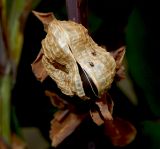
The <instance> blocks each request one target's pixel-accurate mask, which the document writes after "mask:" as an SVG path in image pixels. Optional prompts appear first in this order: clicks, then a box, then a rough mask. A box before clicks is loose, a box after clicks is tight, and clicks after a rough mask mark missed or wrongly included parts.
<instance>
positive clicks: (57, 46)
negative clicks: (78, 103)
mask: <svg viewBox="0 0 160 149" xmlns="http://www.w3.org/2000/svg"><path fill="white" fill-rule="evenodd" d="M34 13H35V15H36V16H37V17H38V18H39V19H40V20H41V21H42V22H43V23H44V24H45V30H46V32H47V35H46V37H45V38H44V39H43V40H42V53H43V56H42V59H41V60H42V64H43V67H44V69H45V71H46V72H47V74H48V75H49V76H50V77H51V78H52V79H53V80H54V81H55V82H56V84H57V86H58V87H59V88H60V89H61V91H62V92H63V93H64V94H66V95H70V96H72V95H77V96H79V97H80V98H84V99H88V98H90V97H93V96H94V97H96V98H98V97H100V96H101V95H102V94H103V92H104V91H105V90H106V89H108V88H109V87H110V85H111V83H112V81H113V79H114V76H115V74H116V60H115V59H114V57H113V56H112V55H111V54H110V53H109V52H107V51H106V49H104V48H102V47H100V46H98V45H97V44H96V43H95V42H94V41H93V39H92V38H91V37H90V36H89V34H88V31H87V29H86V28H85V27H84V26H82V25H81V24H78V23H75V22H73V21H60V20H57V19H56V18H55V17H54V15H53V14H51V13H47V15H44V14H43V13H37V12H34ZM49 15H50V16H49ZM46 16H47V17H48V16H49V19H48V20H49V21H46V20H47V19H46V18H45V19H44V18H43V17H46ZM51 18H52V19H51ZM43 20H44V21H43ZM46 22H47V23H46ZM32 68H33V72H34V65H32ZM44 69H43V71H44ZM34 73H35V74H36V72H34ZM42 80H43V79H42ZM86 84H87V85H86ZM86 90H90V91H91V92H92V94H93V96H92V95H91V96H90V95H89V94H87V93H86V92H87V91H86ZM86 94H87V96H86Z"/></svg>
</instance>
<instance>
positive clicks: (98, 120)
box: [90, 110, 104, 126]
mask: <svg viewBox="0 0 160 149" xmlns="http://www.w3.org/2000/svg"><path fill="white" fill-rule="evenodd" d="M90 115H91V118H92V120H93V122H95V123H96V124H97V125H98V126H100V125H102V124H103V123H104V121H103V120H102V118H101V116H100V114H99V112H98V111H96V110H94V111H92V110H90Z"/></svg>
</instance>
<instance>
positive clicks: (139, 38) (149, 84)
mask: <svg viewBox="0 0 160 149" xmlns="http://www.w3.org/2000/svg"><path fill="white" fill-rule="evenodd" d="M142 12H143V11H142V10H141V9H140V8H139V9H138V8H135V9H134V10H133V12H132V14H131V15H130V17H129V21H128V25H127V30H126V43H127V49H126V57H127V62H128V69H129V73H130V74H131V77H132V78H133V80H134V81H135V83H136V85H137V86H138V88H139V89H140V91H141V93H142V94H144V98H145V99H144V101H145V102H146V103H147V104H148V105H149V107H150V109H151V111H152V112H153V114H154V115H155V116H159V115H160V108H159V107H160V100H159V99H160V94H159V89H160V88H159V83H160V79H159V77H158V72H157V67H156V65H157V61H156V56H155V55H156V54H155V53H156V47H154V44H156V38H155V40H154V36H153V35H152V34H151V33H152V32H153V31H154V30H153V29H152V30H150V27H149V24H151V21H152V20H145V19H146V18H147V19H148V17H146V18H145V17H144V15H142ZM143 13H144V12H143ZM157 57H158V56H157ZM139 100H141V99H139Z"/></svg>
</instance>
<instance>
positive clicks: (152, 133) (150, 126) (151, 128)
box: [142, 121, 160, 149]
mask: <svg viewBox="0 0 160 149" xmlns="http://www.w3.org/2000/svg"><path fill="white" fill-rule="evenodd" d="M142 133H143V136H144V137H145V138H146V141H147V142H146V145H147V146H148V148H150V149H158V148H160V141H159V138H160V122H158V121H157V122H156V121H145V122H143V123H142Z"/></svg>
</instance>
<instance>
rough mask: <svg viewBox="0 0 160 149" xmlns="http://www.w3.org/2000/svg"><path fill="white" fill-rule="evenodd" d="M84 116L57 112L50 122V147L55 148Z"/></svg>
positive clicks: (66, 111)
mask: <svg viewBox="0 0 160 149" xmlns="http://www.w3.org/2000/svg"><path fill="white" fill-rule="evenodd" d="M84 118H85V115H78V114H75V113H72V112H70V111H68V110H65V111H58V112H56V113H55V116H54V119H53V120H52V121H51V130H50V138H51V140H52V146H53V147H57V146H58V145H59V144H60V143H61V142H62V141H63V140H64V139H65V138H66V137H68V136H69V135H70V134H71V133H73V132H74V130H75V129H76V128H77V127H78V126H79V125H80V123H81V122H82V121H83V119H84Z"/></svg>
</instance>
